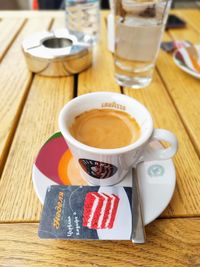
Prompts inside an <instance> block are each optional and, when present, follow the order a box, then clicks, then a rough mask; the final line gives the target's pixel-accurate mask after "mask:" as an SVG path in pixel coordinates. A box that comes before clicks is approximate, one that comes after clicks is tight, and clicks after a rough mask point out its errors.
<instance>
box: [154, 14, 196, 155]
mask: <svg viewBox="0 0 200 267" xmlns="http://www.w3.org/2000/svg"><path fill="white" fill-rule="evenodd" d="M174 13H176V12H174ZM199 13H200V12H199ZM180 14H181V13H180ZM188 20H189V18H188ZM169 34H170V35H171V36H172V37H173V39H174V40H188V41H191V42H192V43H200V34H199V33H197V32H196V31H195V30H194V29H193V28H192V27H191V26H190V25H188V27H187V29H176V30H170V31H169ZM168 38H169V37H168ZM165 39H167V35H165ZM157 67H158V71H159V73H160V75H161V77H162V79H163V81H164V83H165V85H166V87H167V89H168V92H169V94H170V96H171V98H172V100H173V103H174V105H175V106H176V109H177V111H178V113H179V115H180V116H181V119H182V120H183V122H184V125H185V127H186V128H187V131H188V133H189V135H190V137H191V140H192V142H193V144H194V146H195V148H196V151H197V153H198V155H199V156H200V142H199V136H200V124H199V123H198V121H199V113H200V104H199V99H200V80H199V79H196V78H194V77H192V76H190V75H189V74H187V73H185V72H183V71H182V70H180V69H179V68H178V67H177V66H176V65H175V64H174V62H173V59H172V55H170V54H167V53H166V52H164V51H161V52H160V55H159V57H158V61H157Z"/></svg>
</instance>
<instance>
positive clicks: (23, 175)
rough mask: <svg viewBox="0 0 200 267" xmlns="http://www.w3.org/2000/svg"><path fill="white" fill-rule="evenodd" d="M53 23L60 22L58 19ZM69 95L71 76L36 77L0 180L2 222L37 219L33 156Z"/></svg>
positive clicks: (54, 128)
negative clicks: (32, 177) (33, 181)
mask: <svg viewBox="0 0 200 267" xmlns="http://www.w3.org/2000/svg"><path fill="white" fill-rule="evenodd" d="M60 23H61V24H60ZM54 26H56V27H58V26H60V27H61V26H63V24H62V22H60V19H59V21H56V20H55V24H54ZM40 27H41V26H40ZM72 97H73V77H67V78H48V77H42V76H37V75H36V76H35V78H34V80H33V83H32V85H31V88H30V92H29V95H28V98H27V100H26V104H25V106H24V110H23V113H22V116H21V119H20V122H19V125H18V128H17V131H16V134H15V138H14V140H13V144H12V147H11V150H10V153H9V158H8V160H7V162H6V165H5V168H4V172H3V174H2V178H1V180H0V203H1V204H0V205H1V208H0V210H1V215H0V220H1V221H22V220H23V221H27V220H31V221H34V220H36V219H37V220H38V218H39V214H40V209H41V205H40V203H39V200H38V199H37V197H36V194H35V192H34V189H33V184H32V179H31V175H32V166H33V162H34V158H35V157H36V154H37V153H38V151H39V149H40V147H41V146H42V145H43V143H44V142H45V141H46V140H47V138H48V137H49V136H50V135H51V134H52V133H54V132H56V131H58V123H57V121H58V113H59V111H60V109H61V108H62V106H63V105H64V104H65V103H66V102H67V101H68V100H69V99H71V98H72Z"/></svg>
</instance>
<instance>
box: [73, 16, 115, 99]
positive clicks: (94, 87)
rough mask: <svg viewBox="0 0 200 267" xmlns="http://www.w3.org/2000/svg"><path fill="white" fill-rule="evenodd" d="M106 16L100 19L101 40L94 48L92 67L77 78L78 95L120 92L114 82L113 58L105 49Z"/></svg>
mask: <svg viewBox="0 0 200 267" xmlns="http://www.w3.org/2000/svg"><path fill="white" fill-rule="evenodd" d="M106 14H107V13H104V15H103V16H102V19H101V38H100V43H99V44H98V46H95V47H94V53H93V54H94V58H93V66H92V68H89V69H88V70H86V71H84V72H82V73H81V74H79V76H78V95H81V94H85V93H90V92H96V91H113V92H120V87H119V86H118V85H117V84H116V82H115V80H114V61H113V56H112V54H111V53H110V52H109V51H108V49H107V31H106V20H105V16H106Z"/></svg>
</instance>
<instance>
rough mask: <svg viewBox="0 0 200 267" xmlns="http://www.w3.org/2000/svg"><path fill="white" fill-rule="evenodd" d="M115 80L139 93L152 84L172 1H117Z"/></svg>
mask: <svg viewBox="0 0 200 267" xmlns="http://www.w3.org/2000/svg"><path fill="white" fill-rule="evenodd" d="M114 6H115V54H114V60H115V79H116V81H117V83H118V84H120V85H122V86H127V87H131V88H135V89H139V88H143V87H146V86H148V85H149V84H150V82H151V80H152V74H153V70H154V66H155V61H156V58H157V54H158V52H159V48H160V43H161V38H162V34H163V30H164V27H165V24H166V20H167V16H168V12H169V9H170V6H171V0H154V1H151V0H149V1H148V0H147V1H141V0H115V5H114Z"/></svg>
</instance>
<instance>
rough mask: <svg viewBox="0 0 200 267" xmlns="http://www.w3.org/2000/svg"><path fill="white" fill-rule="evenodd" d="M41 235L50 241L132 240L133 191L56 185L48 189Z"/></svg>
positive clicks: (119, 188)
mask: <svg viewBox="0 0 200 267" xmlns="http://www.w3.org/2000/svg"><path fill="white" fill-rule="evenodd" d="M38 234H39V237H40V238H46V239H94V240H131V234H132V188H131V187H122V186H112V187H100V186H59V185H53V186H51V187H49V188H48V189H47V193H46V198H45V203H44V207H43V211H42V216H41V221H40V225H39V232H38Z"/></svg>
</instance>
